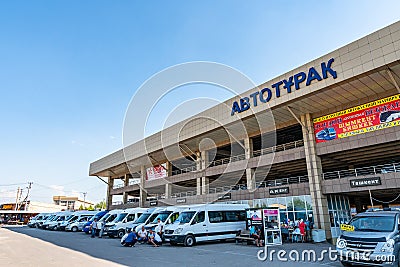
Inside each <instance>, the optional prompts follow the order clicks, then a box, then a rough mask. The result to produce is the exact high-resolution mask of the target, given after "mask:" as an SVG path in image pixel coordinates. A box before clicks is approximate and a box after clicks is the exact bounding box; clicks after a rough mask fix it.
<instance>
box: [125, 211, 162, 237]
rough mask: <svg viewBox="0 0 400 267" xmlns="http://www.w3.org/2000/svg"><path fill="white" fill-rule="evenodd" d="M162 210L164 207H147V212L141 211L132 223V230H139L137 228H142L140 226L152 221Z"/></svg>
mask: <svg viewBox="0 0 400 267" xmlns="http://www.w3.org/2000/svg"><path fill="white" fill-rule="evenodd" d="M164 210H165V207H160V208H150V209H148V210H147V212H145V213H143V214H142V215H141V216H140V217H139V219H137V221H136V222H134V223H133V225H132V230H133V229H134V230H135V231H136V232H139V230H140V229H142V226H146V225H147V224H149V223H151V222H153V221H154V220H155V218H156V217H157V216H158V214H159V213H160V212H161V211H164Z"/></svg>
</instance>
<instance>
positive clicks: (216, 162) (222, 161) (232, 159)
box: [208, 154, 246, 167]
mask: <svg viewBox="0 0 400 267" xmlns="http://www.w3.org/2000/svg"><path fill="white" fill-rule="evenodd" d="M244 159H246V155H245V154H240V155H236V156H232V157H229V158H223V159H219V160H214V161H212V162H210V164H209V165H208V167H214V166H219V165H224V164H228V163H231V162H235V161H239V160H244Z"/></svg>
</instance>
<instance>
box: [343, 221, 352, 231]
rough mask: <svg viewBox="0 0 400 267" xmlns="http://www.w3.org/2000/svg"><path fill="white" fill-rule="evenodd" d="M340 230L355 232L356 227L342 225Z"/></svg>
mask: <svg viewBox="0 0 400 267" xmlns="http://www.w3.org/2000/svg"><path fill="white" fill-rule="evenodd" d="M340 230H342V231H347V232H353V231H354V226H352V225H348V224H344V223H342V224H341V225H340Z"/></svg>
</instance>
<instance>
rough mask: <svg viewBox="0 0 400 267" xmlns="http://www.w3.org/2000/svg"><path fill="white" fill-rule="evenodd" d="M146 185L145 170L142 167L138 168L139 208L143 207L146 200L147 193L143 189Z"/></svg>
mask: <svg viewBox="0 0 400 267" xmlns="http://www.w3.org/2000/svg"><path fill="white" fill-rule="evenodd" d="M145 183H146V168H145V167H144V166H141V167H140V184H139V186H140V196H139V205H140V207H144V205H145V202H146V199H147V192H146V191H145V189H144V186H145Z"/></svg>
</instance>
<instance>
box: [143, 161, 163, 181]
mask: <svg viewBox="0 0 400 267" xmlns="http://www.w3.org/2000/svg"><path fill="white" fill-rule="evenodd" d="M146 174H147V176H146V180H155V179H160V178H165V177H167V164H166V163H164V164H161V165H157V166H153V167H150V168H147V169H146Z"/></svg>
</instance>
